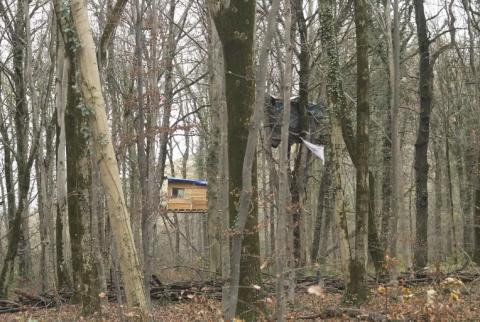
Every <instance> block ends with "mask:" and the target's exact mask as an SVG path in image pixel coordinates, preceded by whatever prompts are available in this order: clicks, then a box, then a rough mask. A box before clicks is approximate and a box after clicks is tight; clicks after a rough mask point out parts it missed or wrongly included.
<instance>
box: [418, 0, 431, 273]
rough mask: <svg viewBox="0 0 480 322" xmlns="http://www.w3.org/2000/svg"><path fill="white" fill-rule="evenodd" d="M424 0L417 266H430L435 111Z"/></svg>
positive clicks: (420, 6)
mask: <svg viewBox="0 0 480 322" xmlns="http://www.w3.org/2000/svg"><path fill="white" fill-rule="evenodd" d="M423 3H424V0H414V6H415V20H416V22H417V38H418V47H419V54H420V62H419V75H420V82H419V92H420V118H419V123H418V131H417V139H416V142H415V160H414V168H415V191H416V197H415V207H416V245H415V249H414V265H415V267H416V268H423V267H425V266H427V261H428V240H427V230H428V189H427V181H428V160H427V152H428V141H429V138H430V114H431V111H432V106H431V105H432V82H433V70H432V66H431V64H430V39H429V38H428V28H427V21H426V18H425V11H424V5H423Z"/></svg>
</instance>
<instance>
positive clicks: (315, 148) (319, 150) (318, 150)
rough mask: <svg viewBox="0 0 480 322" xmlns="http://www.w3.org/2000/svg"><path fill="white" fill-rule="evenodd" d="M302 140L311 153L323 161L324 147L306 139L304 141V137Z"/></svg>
mask: <svg viewBox="0 0 480 322" xmlns="http://www.w3.org/2000/svg"><path fill="white" fill-rule="evenodd" d="M302 141H303V143H304V144H305V145H306V147H307V148H308V149H309V150H310V151H312V153H313V154H315V155H316V156H317V157H319V158H320V159H322V161H325V154H324V149H325V147H324V146H323V145H316V144H313V143H310V142H308V141H305V140H304V139H302Z"/></svg>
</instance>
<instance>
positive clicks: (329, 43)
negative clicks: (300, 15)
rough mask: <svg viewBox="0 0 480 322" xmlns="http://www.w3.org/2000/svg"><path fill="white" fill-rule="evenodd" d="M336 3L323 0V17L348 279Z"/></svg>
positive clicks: (337, 217) (338, 215) (338, 220)
mask: <svg viewBox="0 0 480 322" xmlns="http://www.w3.org/2000/svg"><path fill="white" fill-rule="evenodd" d="M334 6H335V2H333V1H331V0H321V1H319V18H320V26H321V29H320V32H321V40H322V43H323V46H324V49H325V51H326V60H327V61H326V65H327V66H328V70H327V82H326V83H327V106H328V107H329V110H328V112H329V114H328V116H329V120H330V131H331V133H330V146H331V147H332V148H331V158H332V177H333V179H334V187H335V188H334V190H335V212H334V222H335V230H336V233H337V234H338V243H339V248H340V263H341V269H342V273H343V276H344V280H345V281H348V279H349V262H350V260H351V251H350V245H349V242H348V227H347V218H346V212H345V196H344V190H343V178H342V172H343V171H342V160H341V157H342V154H343V146H344V145H343V140H344V139H342V132H343V131H342V122H341V116H340V115H341V114H342V111H344V110H345V106H344V105H345V104H346V102H345V96H344V95H343V88H342V82H341V79H340V66H339V60H338V48H337V40H336V29H335V23H334V17H333V11H334Z"/></svg>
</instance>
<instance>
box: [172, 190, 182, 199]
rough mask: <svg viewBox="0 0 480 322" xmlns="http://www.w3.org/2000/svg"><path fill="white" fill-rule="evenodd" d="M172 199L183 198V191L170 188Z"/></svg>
mask: <svg viewBox="0 0 480 322" xmlns="http://www.w3.org/2000/svg"><path fill="white" fill-rule="evenodd" d="M172 198H185V189H182V188H172Z"/></svg>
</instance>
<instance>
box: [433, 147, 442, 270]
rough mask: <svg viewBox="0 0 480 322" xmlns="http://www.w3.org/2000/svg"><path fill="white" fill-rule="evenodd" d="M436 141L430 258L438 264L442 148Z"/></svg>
mask: <svg viewBox="0 0 480 322" xmlns="http://www.w3.org/2000/svg"><path fill="white" fill-rule="evenodd" d="M437 140H438V139H436V140H434V141H433V157H434V159H435V168H434V173H435V179H434V194H435V204H434V218H433V221H434V223H433V226H434V234H433V238H432V241H433V247H432V251H433V256H431V258H432V259H433V260H434V261H435V262H440V261H442V260H443V246H442V245H443V242H444V241H443V234H442V212H443V207H442V196H443V195H442V190H443V189H442V180H443V175H442V164H441V161H440V160H442V159H443V158H442V155H441V153H442V148H441V146H440V144H439V143H438V142H437Z"/></svg>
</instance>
